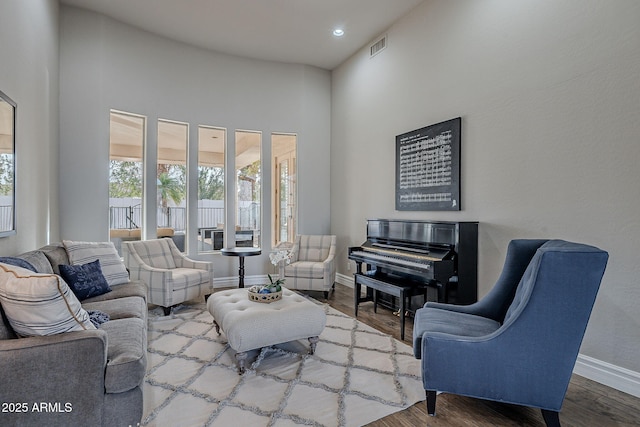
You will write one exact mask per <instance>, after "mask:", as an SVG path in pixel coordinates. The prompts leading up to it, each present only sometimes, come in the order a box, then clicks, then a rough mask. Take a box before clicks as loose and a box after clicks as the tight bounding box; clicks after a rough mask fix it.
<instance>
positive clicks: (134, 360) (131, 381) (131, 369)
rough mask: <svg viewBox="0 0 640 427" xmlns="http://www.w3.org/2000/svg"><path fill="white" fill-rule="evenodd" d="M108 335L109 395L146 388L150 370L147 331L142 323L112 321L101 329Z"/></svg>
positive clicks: (121, 320)
mask: <svg viewBox="0 0 640 427" xmlns="http://www.w3.org/2000/svg"><path fill="white" fill-rule="evenodd" d="M100 329H102V330H104V331H106V332H107V340H108V343H109V344H108V347H107V369H106V372H105V377H104V382H105V389H106V392H107V393H122V392H124V391H127V390H131V389H133V388H135V387H138V386H140V385H141V384H142V381H143V380H144V375H145V372H146V368H147V359H146V353H147V329H146V322H145V321H143V320H142V319H137V318H128V319H117V320H111V321H109V322H107V323H104V324H102V325H101V328H100Z"/></svg>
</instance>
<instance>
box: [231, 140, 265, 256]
mask: <svg viewBox="0 0 640 427" xmlns="http://www.w3.org/2000/svg"><path fill="white" fill-rule="evenodd" d="M261 146H262V133H261V132H256V131H236V229H235V246H248V247H259V246H260V221H261V218H260V201H261V192H262V191H261V167H262V165H261V161H260V159H261V155H260V150H261Z"/></svg>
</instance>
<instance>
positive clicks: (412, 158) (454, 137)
mask: <svg viewBox="0 0 640 427" xmlns="http://www.w3.org/2000/svg"><path fill="white" fill-rule="evenodd" d="M461 124H462V119H461V118H460V117H458V118H455V119H451V120H447V121H445V122H442V123H436V124H434V125H430V126H426V127H423V128H421V129H416V130H413V131H411V132H407V133H403V134H402V135H398V136H396V210H399V211H459V210H460V128H461Z"/></svg>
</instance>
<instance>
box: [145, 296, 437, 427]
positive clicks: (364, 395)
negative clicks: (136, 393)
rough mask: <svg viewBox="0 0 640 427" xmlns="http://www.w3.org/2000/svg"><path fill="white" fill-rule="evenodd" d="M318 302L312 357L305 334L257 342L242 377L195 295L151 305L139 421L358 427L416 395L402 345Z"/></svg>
mask: <svg viewBox="0 0 640 427" xmlns="http://www.w3.org/2000/svg"><path fill="white" fill-rule="evenodd" d="M318 304H320V303H318ZM323 305H324V304H323ZM324 307H325V310H326V313H327V326H326V328H325V330H324V332H323V333H322V335H320V342H318V347H317V348H316V352H315V354H314V355H309V354H307V350H308V345H309V343H308V341H307V340H302V341H295V342H291V343H287V344H282V345H278V346H276V347H271V348H265V349H262V350H259V351H258V350H256V351H254V352H252V354H250V356H249V359H248V363H247V366H250V367H249V369H247V371H246V373H245V374H244V375H243V376H240V375H238V373H237V371H236V366H235V353H234V351H233V350H231V349H230V348H229V346H228V345H227V343H226V338H225V336H224V333H223V334H222V335H220V336H218V335H217V334H216V331H215V328H214V327H213V323H212V317H211V315H210V314H209V312H208V311H207V310H206V307H205V305H204V304H203V303H194V304H192V305H189V304H185V305H182V306H180V307H178V308H177V309H174V312H173V313H172V315H171V316H166V317H165V316H162V311H161V309H156V310H152V311H151V312H150V313H149V345H148V353H149V354H148V355H149V358H148V368H147V377H146V381H145V388H144V393H145V401H144V414H143V419H142V425H143V426H157V427H161V426H170V427H177V426H234V427H240V426H252V427H253V426H296V425H313V426H362V425H364V424H367V423H369V422H371V421H374V420H377V419H380V418H382V417H384V416H387V415H389V414H391V413H394V412H397V411H400V410H402V409H405V408H408V407H409V406H411V405H413V404H414V403H416V402H418V401H420V400H424V389H423V387H422V381H421V379H420V363H419V361H418V360H416V359H414V357H413V353H412V350H411V348H410V347H409V346H408V345H406V344H403V343H401V342H399V341H397V340H395V339H393V338H392V337H390V336H388V335H385V334H382V333H381V332H379V331H377V330H375V329H373V328H370V327H369V326H367V325H365V324H363V323H361V322H359V321H357V320H355V319H354V318H352V317H349V316H347V315H344V314H342V313H340V312H338V311H336V310H334V309H333V308H331V307H329V306H328V305H324Z"/></svg>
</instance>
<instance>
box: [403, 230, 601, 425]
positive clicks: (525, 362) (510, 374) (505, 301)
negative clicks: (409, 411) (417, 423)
mask: <svg viewBox="0 0 640 427" xmlns="http://www.w3.org/2000/svg"><path fill="white" fill-rule="evenodd" d="M608 257H609V256H608V254H607V252H605V251H602V250H600V249H598V248H595V247H593V246H587V245H582V244H578V243H570V242H565V241H562V240H549V241H545V240H513V241H511V242H510V244H509V247H508V250H507V257H506V260H505V265H504V268H503V271H502V273H501V275H500V277H499V279H498V281H497V283H496V284H495V286H494V287H493V289H492V290H491V291H490V292H489V293H488V294H487V295H486V296H485V297H484V298H482V299H481V300H480V301H478V302H477V303H475V304H472V305H468V306H455V305H450V304H441V303H434V302H428V303H426V304H425V305H424V307H423V308H421V309H419V310H418V311H417V312H416V316H415V319H414V331H413V350H414V355H415V357H416V358H418V359H422V381H423V385H424V388H425V391H426V398H427V412H428V413H429V415H435V406H436V392H445V393H453V394H459V395H464V396H470V397H475V398H480V399H488V400H493V401H500V402H505V403H512V404H517V405H523V406H531V407H535V408H540V409H541V410H542V416H543V418H544V420H545V423H546V424H547V426H559V425H560V419H559V412H560V409H561V407H562V402H563V400H564V396H565V394H566V392H567V387H568V386H569V380H570V379H571V373H572V371H573V367H574V365H575V362H576V358H577V356H578V351H579V349H580V344H581V343H582V338H583V336H584V332H585V329H586V327H587V322H588V321H589V316H590V315H591V309H592V307H593V304H594V302H595V298H596V295H597V293H598V288H599V287H600V281H601V280H602V276H603V274H604V270H605V268H606V264H607V260H608Z"/></svg>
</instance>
